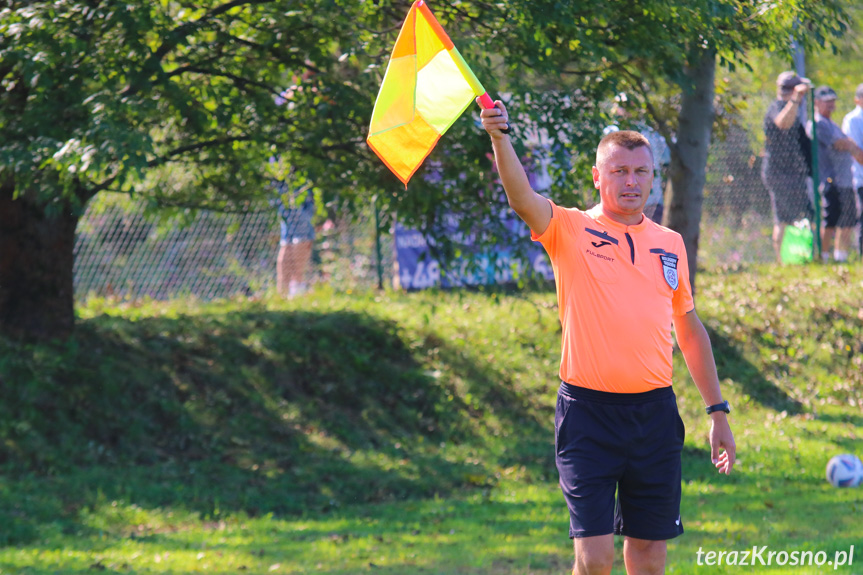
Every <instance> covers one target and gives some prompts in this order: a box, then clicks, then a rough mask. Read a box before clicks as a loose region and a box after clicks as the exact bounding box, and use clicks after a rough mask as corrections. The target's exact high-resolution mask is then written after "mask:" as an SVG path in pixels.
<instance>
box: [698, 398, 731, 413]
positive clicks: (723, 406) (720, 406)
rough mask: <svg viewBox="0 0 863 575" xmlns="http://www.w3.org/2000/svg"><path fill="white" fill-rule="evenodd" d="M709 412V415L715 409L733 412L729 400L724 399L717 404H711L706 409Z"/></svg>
mask: <svg viewBox="0 0 863 575" xmlns="http://www.w3.org/2000/svg"><path fill="white" fill-rule="evenodd" d="M704 410H705V411H706V412H707V415H710V414H711V413H713V412H714V411H724V412H725V413H731V407H730V406H729V405H728V401H727V400H726V401H723V402H722V403H717V404H715V405H710V406H708V407H706V408H705V409H704Z"/></svg>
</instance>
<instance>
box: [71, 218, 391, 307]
mask: <svg viewBox="0 0 863 575" xmlns="http://www.w3.org/2000/svg"><path fill="white" fill-rule="evenodd" d="M289 217H290V216H289ZM374 231H375V230H374V221H373V214H365V213H364V214H360V215H359V216H358V217H355V218H341V219H338V218H337V219H335V220H327V221H326V222H325V223H324V224H322V225H320V226H318V230H317V233H316V234H315V239H314V246H313V249H312V250H309V253H308V256H309V261H308V262H306V261H301V259H302V258H304V257H305V254H304V253H303V252H302V250H291V249H289V250H287V253H283V264H284V267H285V268H286V269H290V270H297V269H299V270H302V273H301V275H300V277H298V278H297V279H298V281H299V282H300V283H302V284H303V287H307V286H309V285H311V284H314V283H319V282H325V283H328V284H331V285H334V286H335V287H336V288H339V289H350V288H353V287H360V286H371V285H376V283H377V275H376V261H375V255H376V253H375V250H374V245H375V237H374ZM280 236H281V233H280V218H279V216H278V214H277V211H276V210H275V209H271V210H261V211H254V212H248V213H243V214H224V213H217V212H210V211H197V212H194V214H193V215H192V216H191V217H189V216H188V215H180V216H177V215H171V216H165V215H164V214H158V213H148V212H147V210H146V209H145V207H144V206H143V205H139V204H130V203H123V204H121V205H109V206H104V205H98V206H95V207H94V208H91V209H89V210H88V211H87V213H85V215H84V217H83V218H82V219H81V221H80V223H79V225H78V233H77V237H76V242H75V293H76V296H77V297H78V298H79V299H84V298H87V297H92V296H102V297H108V296H111V297H119V298H124V299H138V298H146V297H149V298H152V299H170V298H174V297H181V296H194V297H198V298H201V299H214V298H226V297H231V296H235V295H260V294H263V293H265V292H267V291H268V290H273V289H275V287H276V284H277V261H278V259H279V252H280ZM382 241H383V247H382V250H381V251H382V253H383V254H384V256H385V257H387V255H388V254H392V242H391V240H389V241H388V238H387V237H386V236H385V237H383V238H382ZM291 247H293V246H291ZM392 265H393V264H392V256H391V255H389V257H388V259H387V260H385V261H384V262H382V267H383V268H384V269H392ZM286 292H287V288H286ZM285 295H288V294H287V293H285Z"/></svg>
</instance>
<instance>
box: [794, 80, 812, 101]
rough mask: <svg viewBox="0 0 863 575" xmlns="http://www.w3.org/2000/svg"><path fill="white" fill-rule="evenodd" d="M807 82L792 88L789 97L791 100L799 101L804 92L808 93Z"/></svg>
mask: <svg viewBox="0 0 863 575" xmlns="http://www.w3.org/2000/svg"><path fill="white" fill-rule="evenodd" d="M809 86H810V84H809V81H808V80H807V81H805V82H802V83H800V84H797V85H796V86H794V94H793V95H792V96H791V98H792V99H794V100H796V101H798V102H799V101H800V98H802V97H803V96H805V95H806V92H808V91H809Z"/></svg>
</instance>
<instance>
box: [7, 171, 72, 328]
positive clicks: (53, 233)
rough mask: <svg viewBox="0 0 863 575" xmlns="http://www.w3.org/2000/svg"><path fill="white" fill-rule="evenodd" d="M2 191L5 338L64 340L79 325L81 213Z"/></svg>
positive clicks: (63, 206) (65, 206)
mask: <svg viewBox="0 0 863 575" xmlns="http://www.w3.org/2000/svg"><path fill="white" fill-rule="evenodd" d="M13 191H14V186H12V185H10V184H8V183H6V184H4V185H2V186H0V333H2V334H3V335H6V336H9V337H12V338H16V339H28V340H48V339H53V338H59V339H62V338H65V337H67V336H68V335H69V334H70V333H72V328H73V327H74V324H75V312H74V286H73V279H74V278H73V272H72V267H73V263H74V247H75V227H76V225H77V224H78V218H79V215H78V213H79V212H78V210H76V209H72V208H71V207H70V206H68V205H66V203H65V202H63V203H59V202H58V204H59V205H57V204H55V205H52V206H51V210H50V211H49V210H47V209H46V208H47V206H45V204H42V203H38V202H34V201H33V200H30V199H28V198H27V197H26V195H21V196H19V197H18V198H14V194H13Z"/></svg>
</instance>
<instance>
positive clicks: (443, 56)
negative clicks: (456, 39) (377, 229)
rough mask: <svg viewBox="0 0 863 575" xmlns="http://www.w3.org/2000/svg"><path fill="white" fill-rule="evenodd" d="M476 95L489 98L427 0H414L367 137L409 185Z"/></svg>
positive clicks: (487, 99) (489, 101)
mask: <svg viewBox="0 0 863 575" xmlns="http://www.w3.org/2000/svg"><path fill="white" fill-rule="evenodd" d="M476 96H482V97H483V101H484V105H486V104H485V102H488V103H489V104H490V103H491V99H490V98H489V97H488V95H487V94H486V92H485V89H484V88H483V87H482V84H480V83H479V80H477V78H476V76H475V75H474V73H473V72H472V71H471V69H470V67H468V65H467V63H466V62H465V61H464V58H462V55H461V54H459V51H458V49H456V47H455V45H453V43H452V41H451V40H450V38H449V36H448V35H447V33H446V32H445V31H444V29H443V28H442V27H441V25H440V24H439V23H438V21H437V19H436V18H435V17H434V15H433V14H432V13H431V10H429V8H428V6H426V4H425V2H424V0H416V1H415V2H414V3H413V5H412V6H411V9H410V11H409V12H408V15H407V18H406V19H405V23H404V24H403V25H402V29H401V32H399V37H398V40H396V44H395V48H393V53H392V56H391V57H390V61H389V64H388V65H387V71H386V73H385V74H384V80H383V82H382V83H381V89H380V92H378V98H377V100H376V101H375V108H374V111H373V112H372V121H371V127H370V128H369V136H368V138H367V139H366V141H367V142H368V144H369V147H371V149H372V150H374V152H375V153H376V154H377V155H378V156H379V157H380V159H381V160H383V162H384V163H385V164H386V165H387V167H389V169H390V170H392V172H393V173H394V174H395V175H396V176H397V177H398V178H399V180H401V181H402V182H403V183H404V184H405V186H407V183H408V180H410V178H411V176H413V174H414V172H416V171H417V169H418V168H419V167H420V165H421V164H422V163H423V160H425V158H426V156H428V155H429V153H431V151H432V149H434V147H435V144H437V141H438V140H439V139H440V137H441V136H442V135H443V134H444V132H446V131H447V129H449V127H450V126H451V125H452V124H453V122H455V121H456V120H457V119H458V117H459V116H460V115H461V113H462V112H464V110H465V109H466V108H467V107H468V106H469V105H470V103H471V102H473V100H474V98H475V97H476ZM491 105H493V104H491ZM489 107H490V106H489Z"/></svg>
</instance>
